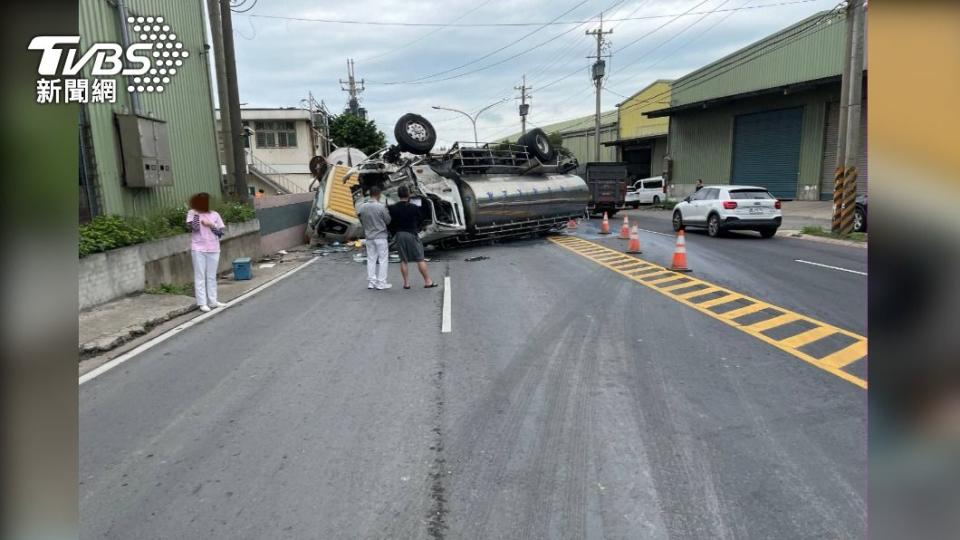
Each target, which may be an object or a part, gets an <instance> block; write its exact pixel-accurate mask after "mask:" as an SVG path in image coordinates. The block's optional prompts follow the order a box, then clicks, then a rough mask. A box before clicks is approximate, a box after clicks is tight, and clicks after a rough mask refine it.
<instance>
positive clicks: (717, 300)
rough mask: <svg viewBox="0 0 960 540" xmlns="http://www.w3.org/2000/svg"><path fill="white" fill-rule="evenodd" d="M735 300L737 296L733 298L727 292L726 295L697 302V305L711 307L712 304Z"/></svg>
mask: <svg viewBox="0 0 960 540" xmlns="http://www.w3.org/2000/svg"><path fill="white" fill-rule="evenodd" d="M737 300H738V298H734V297H732V296H730V295H729V294H728V295H726V296H721V297H720V298H714V299H713V300H707V301H706V302H697V305H698V306H700V307H702V308H711V307H713V306H719V305H720V304H726V303H728V302H736V301H737Z"/></svg>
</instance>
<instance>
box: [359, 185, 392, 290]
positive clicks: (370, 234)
mask: <svg viewBox="0 0 960 540" xmlns="http://www.w3.org/2000/svg"><path fill="white" fill-rule="evenodd" d="M380 193H381V190H380V188H379V187H377V186H373V187H371V188H370V200H369V201H367V202H365V203H363V204H361V205H360V206H359V207H357V216H358V217H359V218H360V223H361V224H362V225H363V235H364V236H365V237H366V239H367V288H368V289H377V290H379V291H382V290H384V289H389V288H390V287H393V285H391V284H389V283H387V265H388V264H390V261H389V255H390V253H389V244H388V242H389V240H388V233H387V225H389V224H390V212H389V211H388V210H387V207H386V205H384V204H383V203H382V202H380ZM378 265H379V266H378Z"/></svg>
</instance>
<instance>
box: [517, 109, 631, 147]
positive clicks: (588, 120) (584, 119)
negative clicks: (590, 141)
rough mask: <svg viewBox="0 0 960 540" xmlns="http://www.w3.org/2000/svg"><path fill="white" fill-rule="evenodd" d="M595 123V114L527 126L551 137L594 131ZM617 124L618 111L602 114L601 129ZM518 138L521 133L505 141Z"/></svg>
mask: <svg viewBox="0 0 960 540" xmlns="http://www.w3.org/2000/svg"><path fill="white" fill-rule="evenodd" d="M595 122H596V116H595V115H593V114H589V115H587V116H580V117H577V118H573V119H570V120H564V121H562V122H554V123H552V124H546V125H543V126H538V125H536V124H534V123H533V122H530V121H528V122H527V124H529V125H530V126H532V127H538V128H540V129H542V130H543V131H544V132H545V133H546V134H547V135H549V134H551V133H553V132H556V131H559V132H560V133H561V134H564V133H570V132H576V131H583V130H585V129H592V128H593V126H594V124H595ZM616 123H617V111H616V109H614V110H612V111H605V112H601V113H600V127H606V126H609V125H611V124H616ZM518 137H520V132H519V131H518V132H516V133H511V134H510V135H507V136H506V137H504V138H503V140H505V141H515V140H517V138H518Z"/></svg>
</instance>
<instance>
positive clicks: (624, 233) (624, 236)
mask: <svg viewBox="0 0 960 540" xmlns="http://www.w3.org/2000/svg"><path fill="white" fill-rule="evenodd" d="M620 239H621V240H629V239H630V220H629V219H627V216H623V225H621V226H620Z"/></svg>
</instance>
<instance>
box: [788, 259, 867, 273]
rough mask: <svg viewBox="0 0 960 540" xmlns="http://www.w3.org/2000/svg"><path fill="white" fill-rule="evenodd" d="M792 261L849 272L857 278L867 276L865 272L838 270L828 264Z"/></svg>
mask: <svg viewBox="0 0 960 540" xmlns="http://www.w3.org/2000/svg"><path fill="white" fill-rule="evenodd" d="M793 261H794V262H798V263H802V264H809V265H813V266H819V267H821V268H829V269H830V270H839V271H841V272H849V273H851V274H857V275H858V276H865V275H867V273H866V272H858V271H856V270H850V269H848V268H840V267H839V266H830V265H829V264H820V263H816V262H812V261H804V260H801V259H794V260H793Z"/></svg>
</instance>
